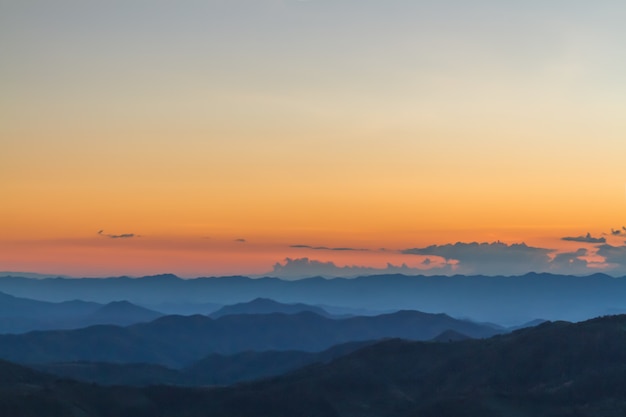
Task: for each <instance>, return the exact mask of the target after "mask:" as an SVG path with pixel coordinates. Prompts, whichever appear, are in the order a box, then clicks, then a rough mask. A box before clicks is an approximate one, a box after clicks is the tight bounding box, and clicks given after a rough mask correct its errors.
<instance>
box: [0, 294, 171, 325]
mask: <svg viewBox="0 0 626 417" xmlns="http://www.w3.org/2000/svg"><path fill="white" fill-rule="evenodd" d="M162 315H163V314H161V313H159V312H157V311H153V310H149V309H147V308H144V307H140V306H137V305H134V304H132V303H129V302H128V301H113V302H110V303H108V304H105V305H103V304H99V303H95V302H87V301H80V300H72V301H65V302H61V303H52V302H47V301H38V300H31V299H27V298H19V297H14V296H12V295H8V294H4V293H0V333H25V332H28V331H32V330H52V329H78V328H81V327H87V326H93V325H96V324H114V325H120V326H126V325H130V324H135V323H141V322H145V321H152V320H154V319H156V318H158V317H161V316H162Z"/></svg>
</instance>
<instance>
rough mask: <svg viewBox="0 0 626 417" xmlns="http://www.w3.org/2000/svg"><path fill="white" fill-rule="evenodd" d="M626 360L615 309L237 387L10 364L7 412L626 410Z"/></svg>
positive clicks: (1, 371) (390, 348)
mask: <svg viewBox="0 0 626 417" xmlns="http://www.w3.org/2000/svg"><path fill="white" fill-rule="evenodd" d="M625 364H626V316H615V317H603V318H599V319H594V320H590V321H587V322H583V323H576V324H572V323H566V322H552V323H544V324H542V325H540V326H538V327H535V328H528V329H523V330H519V331H516V332H513V333H511V334H506V335H500V336H495V337H493V338H490V339H485V340H468V341H459V342H451V343H450V342H446V343H435V342H409V341H404V340H389V341H383V342H380V343H377V344H374V345H370V346H367V347H365V348H363V349H360V350H357V351H355V352H353V353H351V354H348V355H345V356H342V357H339V358H337V359H335V360H333V361H331V362H329V363H325V364H324V363H322V364H315V365H311V366H308V367H305V368H302V369H300V370H298V371H295V372H292V373H289V374H286V375H284V376H280V377H275V378H271V379H267V380H260V381H256V382H252V383H246V384H238V385H235V386H232V387H226V388H174V387H167V386H160V387H150V388H128V387H110V388H106V387H99V386H96V385H91V384H81V383H77V382H69V381H62V380H61V381H60V380H55V379H54V378H50V377H49V376H46V375H43V374H37V373H35V372H33V371H29V370H25V369H24V368H21V367H17V366H15V365H12V364H7V363H5V362H0V375H1V376H2V379H0V382H2V381H8V383H0V409H1V410H6V411H7V413H9V414H7V415H15V416H25V417H30V416H39V415H46V416H53V417H54V416H72V417H73V416H84V415H88V416H91V417H105V416H113V415H115V416H117V417H127V416H128V417H130V416H133V417H135V416H157V417H170V416H172V417H173V416H181V415H184V416H187V417H200V416H206V415H207V412H210V415H211V416H215V417H243V416H249V415H254V416H256V417H270V416H271V417H292V416H296V415H303V416H304V415H306V416H316V417H352V416H362V417H458V416H466V417H469V416H472V417H473V416H481V417H510V416H532V417H556V416H577V417H592V416H603V417H617V416H623V415H624V411H625V410H626V390H625V389H624V387H626V365H625ZM42 410H45V411H42ZM208 410H210V411H208Z"/></svg>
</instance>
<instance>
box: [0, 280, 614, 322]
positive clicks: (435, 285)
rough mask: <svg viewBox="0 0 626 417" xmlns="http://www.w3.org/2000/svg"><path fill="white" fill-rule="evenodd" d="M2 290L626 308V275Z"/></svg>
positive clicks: (137, 300) (94, 296)
mask: <svg viewBox="0 0 626 417" xmlns="http://www.w3.org/2000/svg"><path fill="white" fill-rule="evenodd" d="M0 291H4V292H6V293H8V294H13V295H15V296H19V297H28V298H34V299H39V300H46V301H55V302H59V301H65V300H70V299H81V300H87V301H95V302H100V303H108V302H111V301H115V300H119V299H125V300H128V301H130V302H132V303H134V304H138V305H150V306H155V305H157V304H160V303H174V304H176V303H178V304H181V303H182V304H185V303H189V304H198V303H219V304H222V305H224V304H234V303H242V302H247V301H249V300H251V299H254V298H257V297H262V298H270V299H272V300H275V301H277V302H280V303H305V304H309V305H322V304H324V305H334V306H338V307H346V308H351V309H369V310H378V311H385V310H398V309H407V310H420V311H427V312H440V311H445V312H446V313H448V314H450V315H452V316H454V317H471V318H472V319H474V320H478V321H491V322H496V323H498V324H500V325H505V326H511V325H517V324H519V323H523V322H527V321H529V320H532V319H534V318H536V317H542V318H545V319H550V320H557V319H565V320H572V321H578V320H584V319H587V318H589V317H594V316H598V315H602V314H606V312H607V311H621V310H624V309H626V277H624V278H613V277H610V276H607V275H603V274H595V275H590V276H586V277H576V276H564V275H552V274H533V273H531V274H526V275H524V276H514V277H502V276H497V277H487V276H428V277H426V276H404V275H380V276H367V277H361V278H355V279H339V278H337V279H322V278H310V279H304V280H300V281H283V280H280V279H276V278H259V279H250V278H245V277H223V278H197V279H189V280H183V279H180V278H177V277H175V276H173V275H159V276H153V277H144V278H128V277H119V278H106V279H63V278H48V279H28V278H20V277H4V278H0Z"/></svg>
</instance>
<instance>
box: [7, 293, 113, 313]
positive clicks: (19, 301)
mask: <svg viewBox="0 0 626 417" xmlns="http://www.w3.org/2000/svg"><path fill="white" fill-rule="evenodd" d="M100 307H102V305H101V304H98V303H93V302H86V301H79V300H73V301H65V302H61V303H51V302H47V301H37V300H31V299H27V298H19V297H14V296H12V295H9V294H5V293H2V292H0V317H24V318H33V319H34V318H37V319H39V318H48V319H60V318H71V317H76V316H84V315H86V314H90V313H93V312H94V311H96V310H97V309H98V308H100Z"/></svg>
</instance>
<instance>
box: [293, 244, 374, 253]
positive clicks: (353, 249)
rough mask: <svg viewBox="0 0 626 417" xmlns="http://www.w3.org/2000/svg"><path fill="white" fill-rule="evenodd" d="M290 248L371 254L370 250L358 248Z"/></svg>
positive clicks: (295, 246) (298, 246) (305, 246)
mask: <svg viewBox="0 0 626 417" xmlns="http://www.w3.org/2000/svg"><path fill="white" fill-rule="evenodd" d="M289 247H290V248H295V249H312V250H330V251H340V252H343V251H355V252H369V249H358V248H346V247H341V248H329V247H327V246H310V245H290V246H289Z"/></svg>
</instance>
